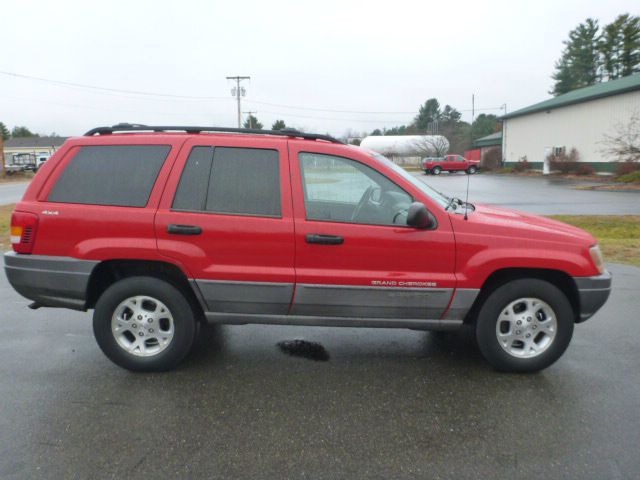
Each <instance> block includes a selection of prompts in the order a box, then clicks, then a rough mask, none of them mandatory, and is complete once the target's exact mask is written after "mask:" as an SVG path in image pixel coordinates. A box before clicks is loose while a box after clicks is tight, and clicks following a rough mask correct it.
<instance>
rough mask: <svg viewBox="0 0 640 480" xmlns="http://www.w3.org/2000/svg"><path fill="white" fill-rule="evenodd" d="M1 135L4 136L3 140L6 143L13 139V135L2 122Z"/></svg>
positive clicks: (0, 125) (0, 126) (0, 124)
mask: <svg viewBox="0 0 640 480" xmlns="http://www.w3.org/2000/svg"><path fill="white" fill-rule="evenodd" d="M0 133H1V134H2V140H4V141H5V142H6V141H7V140H9V138H10V137H11V133H9V129H8V128H7V126H6V125H5V124H4V123H2V122H0Z"/></svg>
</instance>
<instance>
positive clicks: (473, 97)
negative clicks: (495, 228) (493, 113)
mask: <svg viewBox="0 0 640 480" xmlns="http://www.w3.org/2000/svg"><path fill="white" fill-rule="evenodd" d="M475 114H476V94H475V93H472V94H471V128H470V130H471V141H472V142H473V121H474V119H475V118H474V117H475ZM469 177H471V173H470V172H469V171H468V170H467V194H466V197H465V199H464V219H465V220H469V180H470V178H469Z"/></svg>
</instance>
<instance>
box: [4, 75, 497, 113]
mask: <svg viewBox="0 0 640 480" xmlns="http://www.w3.org/2000/svg"><path fill="white" fill-rule="evenodd" d="M0 75H5V76H10V77H15V78H23V79H27V80H34V81H38V82H44V83H50V84H53V85H58V86H62V87H68V88H80V89H86V90H95V91H98V92H110V93H124V94H128V95H142V96H145V97H158V98H169V99H179V100H226V99H227V97H214V96H207V95H176V94H170V93H158V92H144V91H140V90H124V89H119V88H110V87H102V86H96V85H88V84H83V83H73V82H66V81H62V80H53V79H49V78H43V77H35V76H32V75H24V74H21V73H15V72H7V71H4V70H0ZM228 78H229V79H233V80H235V79H236V77H228ZM245 78H247V79H248V78H249V77H240V79H241V80H242V79H245ZM240 93H241V91H240ZM234 96H236V95H234ZM247 102H249V103H254V104H257V105H268V106H272V107H280V108H286V109H292V110H304V111H315V112H328V113H352V114H358V115H371V114H373V115H386V114H389V115H415V114H416V113H417V112H416V111H415V110H412V111H390V110H378V111H376V110H338V109H331V108H318V107H307V106H297V105H286V104H280V103H273V102H264V101H262V100H247ZM501 109H502V106H499V107H485V108H477V109H476V110H477V111H489V110H501ZM458 111H459V112H469V111H471V110H470V109H467V110H458ZM287 115H290V114H287Z"/></svg>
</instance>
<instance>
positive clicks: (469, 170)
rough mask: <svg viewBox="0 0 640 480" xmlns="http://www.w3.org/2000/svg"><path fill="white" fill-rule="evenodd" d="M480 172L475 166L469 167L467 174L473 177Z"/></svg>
mask: <svg viewBox="0 0 640 480" xmlns="http://www.w3.org/2000/svg"><path fill="white" fill-rule="evenodd" d="M477 171H478V169H477V168H476V167H474V166H471V167H469V169H468V170H467V173H468V174H469V175H473V174H474V173H476V172H477Z"/></svg>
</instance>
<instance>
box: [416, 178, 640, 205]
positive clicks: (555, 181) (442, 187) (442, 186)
mask: <svg viewBox="0 0 640 480" xmlns="http://www.w3.org/2000/svg"><path fill="white" fill-rule="evenodd" d="M414 175H415V176H416V177H417V178H419V179H420V180H421V181H423V182H425V183H426V184H427V185H429V186H431V187H433V188H435V189H436V190H439V191H441V192H442V193H444V194H446V195H448V196H454V197H458V198H461V199H463V200H464V198H465V195H466V189H467V177H468V176H467V175H465V174H464V173H454V174H449V173H442V174H440V175H438V176H435V175H425V174H424V172H421V173H414ZM585 185H594V183H593V182H580V181H575V180H566V179H562V178H556V177H520V176H507V175H492V174H486V173H481V174H477V175H472V176H471V177H470V178H469V201H470V202H471V203H487V204H492V205H497V206H500V207H506V208H513V209H516V210H522V211H524V212H529V213H537V214H540V215H554V214H568V215H639V214H640V190H627V191H598V190H578V189H576V187H578V186H585Z"/></svg>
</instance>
